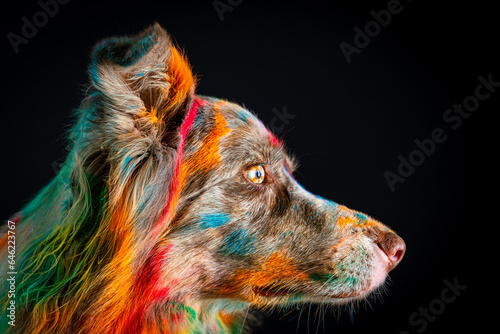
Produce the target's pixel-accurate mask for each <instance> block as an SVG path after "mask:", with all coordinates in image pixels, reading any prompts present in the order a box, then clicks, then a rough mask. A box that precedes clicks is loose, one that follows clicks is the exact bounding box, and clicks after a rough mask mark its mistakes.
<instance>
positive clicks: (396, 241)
mask: <svg viewBox="0 0 500 334" xmlns="http://www.w3.org/2000/svg"><path fill="white" fill-rule="evenodd" d="M377 246H378V247H380V249H381V250H382V251H383V252H384V253H385V254H386V255H387V257H388V258H389V261H390V262H391V263H390V266H389V271H391V270H392V269H394V268H395V267H396V266H397V265H398V263H399V262H401V259H402V258H403V255H404V254H405V251H406V244H405V242H404V241H403V239H401V237H399V236H398V235H397V234H395V233H392V232H385V233H384V234H382V235H381V236H380V237H379V239H378V240H377Z"/></svg>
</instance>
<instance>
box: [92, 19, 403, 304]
mask: <svg viewBox="0 0 500 334" xmlns="http://www.w3.org/2000/svg"><path fill="white" fill-rule="evenodd" d="M91 76H92V81H93V84H94V87H95V88H97V89H96V96H95V98H94V99H95V101H94V103H96V101H100V103H101V106H103V107H104V108H102V109H101V110H105V111H106V114H104V115H103V114H99V115H100V117H101V118H100V119H99V120H97V122H98V123H99V126H101V127H102V128H103V129H102V131H103V132H102V134H105V136H104V135H101V136H100V137H96V138H93V140H95V139H97V140H96V141H95V142H94V143H93V145H99V146H100V147H101V148H102V151H103V152H107V153H106V154H107V160H108V161H109V160H111V161H112V164H111V166H112V170H111V171H110V172H111V174H112V175H114V173H121V175H116V176H115V177H116V179H117V180H118V179H120V180H121V179H123V178H125V177H126V178H127V179H126V180H127V181H126V182H125V181H123V182H118V181H116V182H114V184H115V185H118V184H119V185H121V187H120V188H119V190H120V191H125V192H127V194H130V195H129V196H127V198H129V200H130V199H133V198H134V195H138V197H137V198H138V199H139V201H138V203H136V202H133V203H128V204H126V205H127V206H128V207H129V209H131V207H132V208H133V211H134V212H135V214H134V215H135V216H136V217H143V219H144V221H140V219H136V221H135V222H134V224H135V225H133V230H134V231H135V232H134V233H135V234H137V235H141V236H140V238H143V239H144V240H148V242H149V246H146V247H141V248H142V249H143V252H141V255H143V256H145V258H146V265H147V264H149V263H150V262H151V261H153V260H154V262H155V265H156V266H157V267H158V268H159V269H158V270H159V271H158V279H157V280H156V281H155V282H154V284H156V285H158V286H156V287H155V289H159V288H163V289H167V288H168V290H169V291H171V292H172V293H173V294H174V295H175V296H173V297H174V298H184V297H187V298H191V299H193V300H209V299H227V300H235V301H240V302H241V301H243V302H248V303H252V304H257V305H269V304H286V303H290V302H299V301H311V302H327V303H335V302H339V301H346V300H352V299H353V298H362V297H365V296H367V295H368V294H369V293H370V292H371V291H373V290H374V289H376V288H377V287H379V286H380V285H381V284H383V282H384V280H385V278H386V276H387V273H388V272H389V271H390V270H391V269H393V268H394V267H395V266H396V265H397V264H398V263H399V261H400V260H401V258H402V256H403V253H404V251H405V244H404V242H403V240H402V239H401V238H400V237H398V236H397V235H396V234H395V233H394V232H393V231H392V230H390V229H389V228H387V227H386V226H385V225H383V224H381V223H380V222H378V221H376V220H375V219H373V218H371V217H369V216H367V215H365V214H363V213H360V212H357V211H353V210H350V209H348V208H347V207H345V206H342V205H339V204H337V203H335V202H332V201H329V200H326V199H323V198H321V197H319V196H317V195H313V194H311V193H310V192H308V191H307V190H306V189H304V188H303V187H302V186H301V185H300V184H299V183H298V182H297V181H296V180H295V178H294V176H293V172H294V169H295V163H294V159H293V158H292V157H290V156H289V155H288V154H287V152H286V150H285V147H284V144H283V143H282V142H281V141H280V140H279V139H277V138H276V137H275V136H274V135H273V134H272V133H271V132H270V131H269V130H268V129H267V128H266V127H265V126H264V125H263V124H262V122H261V121H260V120H259V119H258V118H257V117H256V116H255V115H254V114H253V113H252V112H250V111H248V110H246V109H245V108H243V107H241V106H239V105H237V104H234V103H231V102H228V101H225V100H221V99H215V98H208V97H202V96H197V95H195V94H194V89H195V80H194V79H193V75H192V74H191V70H190V67H189V65H188V64H187V62H186V60H185V59H184V57H182V56H181V55H180V53H179V52H178V51H177V50H176V49H175V47H174V46H173V45H172V43H171V42H170V40H169V37H168V36H167V34H166V33H165V32H164V31H163V30H162V29H161V28H160V27H159V26H158V25H156V26H153V27H152V28H150V29H149V30H147V31H145V32H144V33H142V34H140V35H138V36H135V37H133V38H128V39H114V40H108V41H106V42H104V43H101V45H99V46H98V47H97V48H96V50H95V52H94V58H93V63H92V65H91ZM90 121H92V120H90ZM110 157H111V158H110ZM113 162H114V164H113ZM155 173H157V174H160V175H161V176H158V175H154V174H155ZM162 177H163V179H162ZM122 200H125V199H124V198H122ZM148 220H149V221H148ZM141 224H142V225H141ZM159 263H160V264H159Z"/></svg>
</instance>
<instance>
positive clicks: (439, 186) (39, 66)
mask: <svg viewBox="0 0 500 334" xmlns="http://www.w3.org/2000/svg"><path fill="white" fill-rule="evenodd" d="M222 2H224V3H227V1H225V0H222ZM236 2H238V1H233V3H236ZM387 3H388V1H370V2H367V3H364V2H359V1H346V2H341V1H336V2H334V3H333V2H332V3H326V2H305V1H303V2H291V1H286V2H281V3H280V2H277V1H276V2H272V3H266V2H256V1H249V0H245V1H242V2H241V4H238V5H236V6H232V7H233V10H232V11H226V12H224V13H223V20H221V19H220V17H219V15H218V13H217V11H216V10H215V9H214V6H213V1H205V2H193V1H183V2H182V3H180V2H179V3H176V2H172V1H158V2H152V1H146V0H142V1H137V2H135V3H127V2H124V1H120V2H118V1H108V2H106V3H104V2H102V3H97V2H91V1H80V0H73V1H71V2H69V3H68V4H66V5H61V6H60V8H59V12H58V13H57V14H56V15H55V16H54V17H53V18H50V19H49V20H48V23H47V24H46V25H45V26H42V27H40V28H39V31H38V34H37V35H36V36H34V37H33V38H31V39H30V40H29V42H28V43H27V44H23V45H20V46H19V52H18V53H17V54H16V53H15V52H14V51H13V48H12V46H11V45H10V43H9V41H8V39H7V33H9V32H14V33H17V34H20V32H21V27H22V24H23V23H22V22H21V18H22V17H23V16H26V17H27V18H28V19H29V20H30V21H32V19H31V18H32V16H33V14H34V13H36V12H37V11H39V10H40V6H39V5H38V4H37V2H36V1H34V0H30V1H22V2H21V1H19V2H16V3H13V2H12V3H9V6H10V8H9V9H5V10H3V13H2V14H3V15H2V16H3V18H2V25H3V26H2V28H3V32H2V34H3V35H2V36H4V37H2V38H3V39H2V50H3V52H2V54H3V55H4V57H5V60H4V61H2V62H1V73H2V79H3V84H2V87H3V89H2V109H3V110H2V117H1V118H0V120H1V121H0V122H1V129H2V132H1V136H2V141H1V145H0V150H1V151H0V156H1V157H2V173H1V174H0V180H1V185H2V188H1V202H0V203H1V210H0V217H1V219H7V218H8V217H9V216H10V215H11V214H12V213H14V212H15V211H16V210H18V209H20V208H21V207H22V205H24V204H25V203H26V202H27V201H28V200H29V198H30V197H31V196H32V195H33V194H34V193H35V192H36V191H37V190H39V189H40V188H41V187H42V186H43V185H44V184H46V183H47V182H48V181H49V180H50V179H51V178H52V177H54V176H55V170H56V169H57V165H58V163H60V162H62V161H63V158H64V156H65V154H66V145H67V142H66V140H65V138H64V134H65V132H66V130H67V129H68V128H69V126H70V124H71V121H72V117H71V115H72V110H74V109H75V108H77V107H78V105H79V103H80V101H81V99H82V97H83V96H84V90H85V87H86V84H87V74H86V68H87V65H88V63H89V54H90V51H91V49H92V46H93V45H94V44H95V43H96V42H97V41H99V40H101V39H102V38H105V37H109V36H113V35H126V34H132V33H135V32H138V31H140V30H142V29H143V28H145V27H146V26H148V25H149V24H151V23H153V22H154V21H158V22H159V23H160V24H161V25H162V26H163V27H165V28H166V29H167V31H168V32H169V33H170V34H171V35H172V36H173V37H174V38H175V40H176V41H177V43H178V44H179V45H180V46H181V47H182V48H183V49H184V50H185V51H186V53H187V56H188V58H189V60H190V62H191V64H192V65H193V68H194V71H195V72H196V73H198V75H199V77H200V83H199V86H198V89H197V92H198V93H199V94H203V95H209V96H216V97H222V98H227V99H229V100H231V101H235V102H237V103H240V104H244V105H245V106H246V107H247V108H249V109H251V110H253V111H255V112H256V113H257V114H258V116H259V117H260V118H261V119H262V120H263V121H264V122H265V123H266V124H270V122H271V120H272V119H273V117H276V114H275V113H273V110H274V109H276V110H280V111H282V110H283V108H284V107H286V111H287V113H289V114H293V115H294V116H295V118H293V119H290V121H289V123H288V124H283V123H279V122H276V123H275V124H278V125H283V129H282V130H281V131H277V132H278V134H279V135H280V136H281V137H283V138H284V139H285V141H286V142H287V143H288V147H289V148H290V150H291V151H292V152H294V153H295V154H296V155H297V156H298V157H299V159H300V163H301V167H300V168H299V171H298V172H297V176H296V177H297V179H298V181H299V182H301V183H302V184H303V185H304V186H305V187H306V188H307V189H308V190H310V191H311V192H313V193H317V194H319V195H321V196H322V197H325V198H329V199H332V200H334V201H336V202H339V203H342V204H345V205H347V206H348V207H350V208H353V209H357V210H360V211H363V212H366V213H368V214H370V215H372V216H373V217H375V218H377V219H379V220H381V221H382V222H384V223H385V224H387V225H389V226H390V227H392V228H393V229H394V230H396V231H397V232H398V233H399V234H400V235H401V236H402V237H403V238H404V239H405V241H406V243H407V253H406V255H405V258H404V259H403V261H402V263H401V264H400V265H399V266H398V267H397V268H396V269H395V270H394V271H393V272H392V273H391V278H392V283H391V284H390V285H389V292H388V294H387V295H386V296H385V297H384V298H383V299H384V302H383V303H381V302H377V301H373V302H371V307H370V306H368V305H367V304H365V303H361V304H360V307H359V308H358V310H357V311H356V312H355V313H354V315H353V316H352V319H351V316H350V314H349V313H350V312H349V311H343V310H342V308H340V310H341V311H340V316H339V315H335V314H336V312H332V311H327V312H326V314H325V315H324V316H323V313H324V312H323V313H321V316H319V313H318V308H317V307H314V306H313V307H311V308H309V307H308V306H306V307H304V309H303V311H302V315H301V317H300V323H298V320H299V317H298V315H299V313H300V312H298V311H294V312H291V313H289V314H288V315H283V314H278V313H274V314H271V315H269V314H265V315H261V316H259V317H258V318H257V321H256V322H258V323H262V324H261V326H260V327H259V328H258V329H257V331H258V332H263V333H278V332H279V333H294V332H299V333H302V332H304V333H306V332H309V333H316V332H318V333H333V332H335V333H373V332H375V333H396V334H399V333H401V332H402V331H407V332H409V333H417V330H418V329H423V327H421V326H420V325H419V326H413V325H412V324H411V323H410V322H409V316H410V315H411V314H412V313H414V312H419V308H420V307H428V306H429V304H433V305H438V304H436V303H437V302H436V299H439V298H440V296H441V292H442V291H443V289H444V288H445V284H444V283H443V281H444V280H445V279H448V280H449V281H451V282H453V281H454V280H455V279H456V280H457V281H458V282H459V283H460V284H461V285H466V286H467V288H466V289H465V290H464V291H463V292H462V293H461V295H460V296H458V297H457V298H456V300H455V301H454V302H452V303H450V304H446V306H445V309H444V311H443V312H441V313H440V314H438V315H437V316H436V317H435V320H434V321H432V322H428V326H427V328H425V330H423V332H425V333H429V334H430V333H444V332H452V331H455V330H460V329H462V330H464V329H466V328H467V326H469V325H473V326H475V327H474V328H475V329H476V330H477V331H478V332H482V331H481V330H479V329H478V328H477V326H480V325H481V324H482V325H485V324H486V322H487V321H488V320H490V319H489V318H487V317H486V316H485V315H484V311H485V309H486V308H488V306H485V305H484V304H482V303H484V300H483V299H482V297H488V296H490V292H489V291H490V290H491V289H494V286H495V285H496V280H497V279H495V277H494V276H495V274H494V273H493V272H492V267H491V266H490V267H488V266H485V265H484V264H482V263H481V259H485V260H488V259H489V258H490V256H491V253H489V251H488V249H489V245H490V243H491V241H490V239H489V238H488V237H489V236H494V232H492V226H493V225H495V224H496V223H497V221H498V218H496V216H495V215H494V213H492V212H491V211H492V210H493V209H494V206H490V203H492V202H493V199H495V198H496V196H497V195H496V191H495V188H494V187H492V186H490V185H491V184H492V183H493V180H494V172H493V171H494V170H495V169H497V168H495V155H496V152H498V150H497V149H496V145H494V139H496V137H495V132H494V128H495V127H496V122H497V121H496V119H498V118H497V117H496V118H495V111H496V112H498V106H499V103H498V102H499V96H498V95H500V89H498V90H499V91H497V92H495V93H493V94H492V95H491V97H490V98H488V99H487V100H485V101H483V102H481V104H480V106H479V108H478V109H477V111H475V112H474V113H473V114H472V115H471V116H470V118H468V119H466V120H464V121H463V123H462V125H461V126H460V127H459V128H458V129H457V130H452V129H451V127H450V125H449V124H446V123H445V122H444V121H443V119H442V117H443V114H444V112H445V111H446V110H447V109H448V108H450V107H452V105H453V104H454V103H462V102H463V100H464V98H466V97H467V96H469V95H473V94H474V91H475V88H476V86H477V85H478V83H479V82H478V79H477V77H478V76H479V75H482V76H483V77H485V78H486V77H487V76H488V75H489V74H490V73H491V74H492V77H493V80H494V81H497V82H498V81H500V71H499V69H500V68H499V67H498V65H497V60H498V59H499V55H500V54H499V51H498V37H497V35H498V32H499V25H498V22H499V20H498V15H497V14H495V13H497V11H496V10H495V9H494V8H493V7H491V6H492V5H488V4H486V2H485V4H481V2H474V3H473V4H472V3H468V4H467V3H458V2H455V1H453V2H451V1H449V2H439V4H438V3H437V1H423V0H421V1H409V0H407V1H401V6H402V7H403V9H402V11H401V13H400V14H397V15H394V16H393V17H392V20H391V22H390V23H389V25H388V26H387V27H385V28H382V29H381V31H380V33H379V34H378V35H377V36H375V37H373V38H372V39H371V42H370V44H369V45H368V46H367V47H365V48H363V49H362V50H361V52H360V53H359V54H354V55H352V62H351V63H350V64H348V63H347V62H346V59H345V57H344V55H343V54H342V51H341V49H340V47H339V44H340V43H341V42H346V43H349V44H353V38H354V35H355V32H354V30H353V29H354V27H356V26H358V27H360V28H361V29H363V28H364V25H365V24H366V23H367V22H368V21H371V20H373V19H372V17H371V16H370V11H371V10H375V11H379V10H381V9H385V8H387ZM438 127H440V128H442V129H443V130H444V131H445V133H446V135H447V140H446V141H445V142H444V143H442V144H438V145H437V147H436V149H435V151H434V153H433V154H431V155H430V156H428V157H426V158H425V161H424V163H423V164H422V165H421V166H418V167H416V168H415V171H414V172H413V173H412V174H411V175H410V176H409V177H407V179H406V181H405V182H404V183H398V184H397V185H396V188H395V191H394V192H391V190H390V188H389V186H388V184H387V182H386V180H385V178H384V172H386V171H391V172H394V173H396V172H397V168H398V164H399V161H398V156H399V155H402V156H403V157H406V158H407V157H408V156H409V155H410V153H411V152H412V151H414V150H415V149H416V146H415V144H414V140H415V139H419V140H423V139H425V138H429V137H430V136H431V132H432V130H433V129H435V128H438ZM494 148H495V149H494ZM490 191H492V192H490ZM490 264H491V262H490ZM493 268H494V267H493ZM308 314H309V321H308V320H307V319H308ZM319 319H322V320H319ZM2 321H3V320H2ZM254 322H255V321H254Z"/></svg>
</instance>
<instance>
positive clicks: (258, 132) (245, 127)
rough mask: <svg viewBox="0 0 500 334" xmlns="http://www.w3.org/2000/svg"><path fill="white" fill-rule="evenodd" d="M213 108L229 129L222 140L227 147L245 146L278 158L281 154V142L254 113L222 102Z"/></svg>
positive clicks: (215, 104)
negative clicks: (272, 154) (273, 153)
mask: <svg viewBox="0 0 500 334" xmlns="http://www.w3.org/2000/svg"><path fill="white" fill-rule="evenodd" d="M213 106H214V109H215V110H216V111H217V112H220V114H221V115H222V117H224V119H225V121H226V122H227V127H229V128H230V129H231V130H230V131H229V133H228V134H227V135H226V136H225V138H223V141H225V142H226V144H227V145H233V146H247V147H248V149H251V150H255V151H262V150H266V151H270V152H275V153H276V154H277V155H280V156H281V155H282V154H283V147H282V144H281V142H280V141H279V140H278V139H277V138H276V137H275V136H274V135H273V134H272V132H271V131H269V129H268V128H267V127H266V126H265V125H264V123H262V121H261V120H260V119H259V118H258V117H257V116H256V115H255V114H254V113H252V112H251V111H249V110H247V109H245V108H244V107H242V106H240V105H238V104H235V103H231V102H227V101H223V100H219V101H217V102H215V103H214V104H213Z"/></svg>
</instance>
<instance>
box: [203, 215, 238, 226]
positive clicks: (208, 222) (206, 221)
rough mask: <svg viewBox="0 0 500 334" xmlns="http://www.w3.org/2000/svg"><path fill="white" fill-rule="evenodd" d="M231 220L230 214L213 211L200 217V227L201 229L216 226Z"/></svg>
mask: <svg viewBox="0 0 500 334" xmlns="http://www.w3.org/2000/svg"><path fill="white" fill-rule="evenodd" d="M229 220H231V216H229V215H227V214H225V213H213V214H207V215H203V216H202V217H201V222H200V227H201V228H202V229H207V228H217V227H220V226H222V225H224V224H226V223H227V222H228V221H229Z"/></svg>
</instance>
